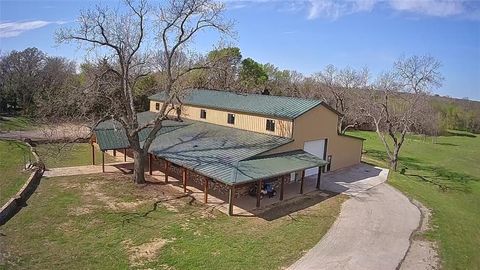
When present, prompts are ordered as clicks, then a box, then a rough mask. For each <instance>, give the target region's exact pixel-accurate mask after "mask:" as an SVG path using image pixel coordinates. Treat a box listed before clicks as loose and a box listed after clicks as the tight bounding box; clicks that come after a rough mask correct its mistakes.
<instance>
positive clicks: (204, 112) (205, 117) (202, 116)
mask: <svg viewBox="0 0 480 270" xmlns="http://www.w3.org/2000/svg"><path fill="white" fill-rule="evenodd" d="M200 118H202V119H207V111H205V110H200Z"/></svg>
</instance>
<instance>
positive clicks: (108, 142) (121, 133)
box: [94, 111, 187, 151]
mask: <svg viewBox="0 0 480 270" xmlns="http://www.w3.org/2000/svg"><path fill="white" fill-rule="evenodd" d="M155 116H156V113H154V112H149V111H146V112H142V113H138V114H137V117H138V122H139V124H140V125H143V124H145V123H147V122H149V121H151V120H153V119H154V118H155ZM162 125H163V127H162V128H161V129H160V130H159V131H158V133H157V136H158V135H160V134H165V133H167V132H170V131H172V130H175V129H177V128H180V127H182V126H185V125H187V123H185V122H177V121H170V120H165V121H163V122H162ZM151 130H152V129H151V128H145V129H143V130H142V131H140V133H139V137H140V141H144V140H145V138H146V137H147V135H148V133H150V131H151ZM94 134H95V138H96V140H97V144H98V145H99V147H100V150H102V151H104V150H113V149H123V148H129V147H130V143H129V142H128V139H127V135H126V134H125V129H124V128H123V126H122V125H121V124H120V123H119V122H118V121H116V120H107V121H103V122H101V123H99V124H98V125H97V127H96V128H95V130H94Z"/></svg>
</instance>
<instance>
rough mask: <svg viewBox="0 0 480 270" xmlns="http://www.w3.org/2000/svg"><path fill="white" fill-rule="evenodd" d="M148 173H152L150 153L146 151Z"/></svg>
mask: <svg viewBox="0 0 480 270" xmlns="http://www.w3.org/2000/svg"><path fill="white" fill-rule="evenodd" d="M148 174H150V175H152V154H150V153H148Z"/></svg>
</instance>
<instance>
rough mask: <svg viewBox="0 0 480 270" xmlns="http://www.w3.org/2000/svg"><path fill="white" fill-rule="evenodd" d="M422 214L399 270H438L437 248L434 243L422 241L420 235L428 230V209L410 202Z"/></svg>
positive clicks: (417, 203)
mask: <svg viewBox="0 0 480 270" xmlns="http://www.w3.org/2000/svg"><path fill="white" fill-rule="evenodd" d="M412 203H413V204H415V205H416V206H417V207H418V209H419V210H420V212H421V213H422V219H421V223H420V225H419V227H418V229H417V231H416V232H415V233H414V235H413V237H412V239H411V244H410V248H409V249H408V251H407V254H406V255H405V258H404V260H403V262H402V264H401V265H400V269H401V270H409V269H415V270H417V269H418V270H436V269H440V259H439V257H438V254H437V246H436V245H435V243H434V242H432V241H428V240H426V239H423V237H422V234H424V233H425V232H426V231H428V230H430V223H429V221H430V217H431V212H430V209H428V208H426V207H425V206H424V205H423V204H421V203H420V202H418V201H412Z"/></svg>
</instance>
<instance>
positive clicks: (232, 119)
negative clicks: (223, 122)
mask: <svg viewBox="0 0 480 270" xmlns="http://www.w3.org/2000/svg"><path fill="white" fill-rule="evenodd" d="M227 123H229V124H232V125H234V124H235V114H233V113H229V114H228V117H227Z"/></svg>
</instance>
